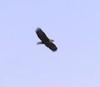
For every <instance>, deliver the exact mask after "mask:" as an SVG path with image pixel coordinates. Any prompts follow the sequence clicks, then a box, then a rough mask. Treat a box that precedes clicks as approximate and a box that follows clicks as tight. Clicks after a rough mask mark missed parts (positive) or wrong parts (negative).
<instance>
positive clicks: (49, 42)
mask: <svg viewBox="0 0 100 87" xmlns="http://www.w3.org/2000/svg"><path fill="white" fill-rule="evenodd" d="M36 34H37V36H38V38H39V39H40V40H41V42H38V43H37V44H44V45H45V46H46V47H48V48H49V49H51V50H52V51H53V52H54V51H56V50H57V46H56V45H55V44H54V43H53V42H54V40H52V39H49V38H48V37H47V35H46V34H45V33H44V32H43V30H42V29H41V28H37V29H36Z"/></svg>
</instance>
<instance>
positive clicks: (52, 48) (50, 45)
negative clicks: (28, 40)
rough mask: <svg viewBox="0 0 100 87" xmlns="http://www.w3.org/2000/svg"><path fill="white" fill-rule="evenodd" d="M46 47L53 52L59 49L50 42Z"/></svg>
mask: <svg viewBox="0 0 100 87" xmlns="http://www.w3.org/2000/svg"><path fill="white" fill-rule="evenodd" d="M45 45H46V46H47V47H48V48H49V49H51V50H52V51H56V50H57V47H56V45H55V44H53V43H52V42H49V43H45Z"/></svg>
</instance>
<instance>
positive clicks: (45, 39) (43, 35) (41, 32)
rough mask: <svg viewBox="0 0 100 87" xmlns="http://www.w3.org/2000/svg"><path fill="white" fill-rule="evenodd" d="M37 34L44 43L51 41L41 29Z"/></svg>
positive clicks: (38, 29)
mask: <svg viewBox="0 0 100 87" xmlns="http://www.w3.org/2000/svg"><path fill="white" fill-rule="evenodd" d="M36 33H37V36H38V37H39V38H40V40H41V41H42V42H48V41H49V38H48V37H47V36H46V34H45V33H44V32H43V31H42V30H41V29H40V28H37V30H36Z"/></svg>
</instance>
